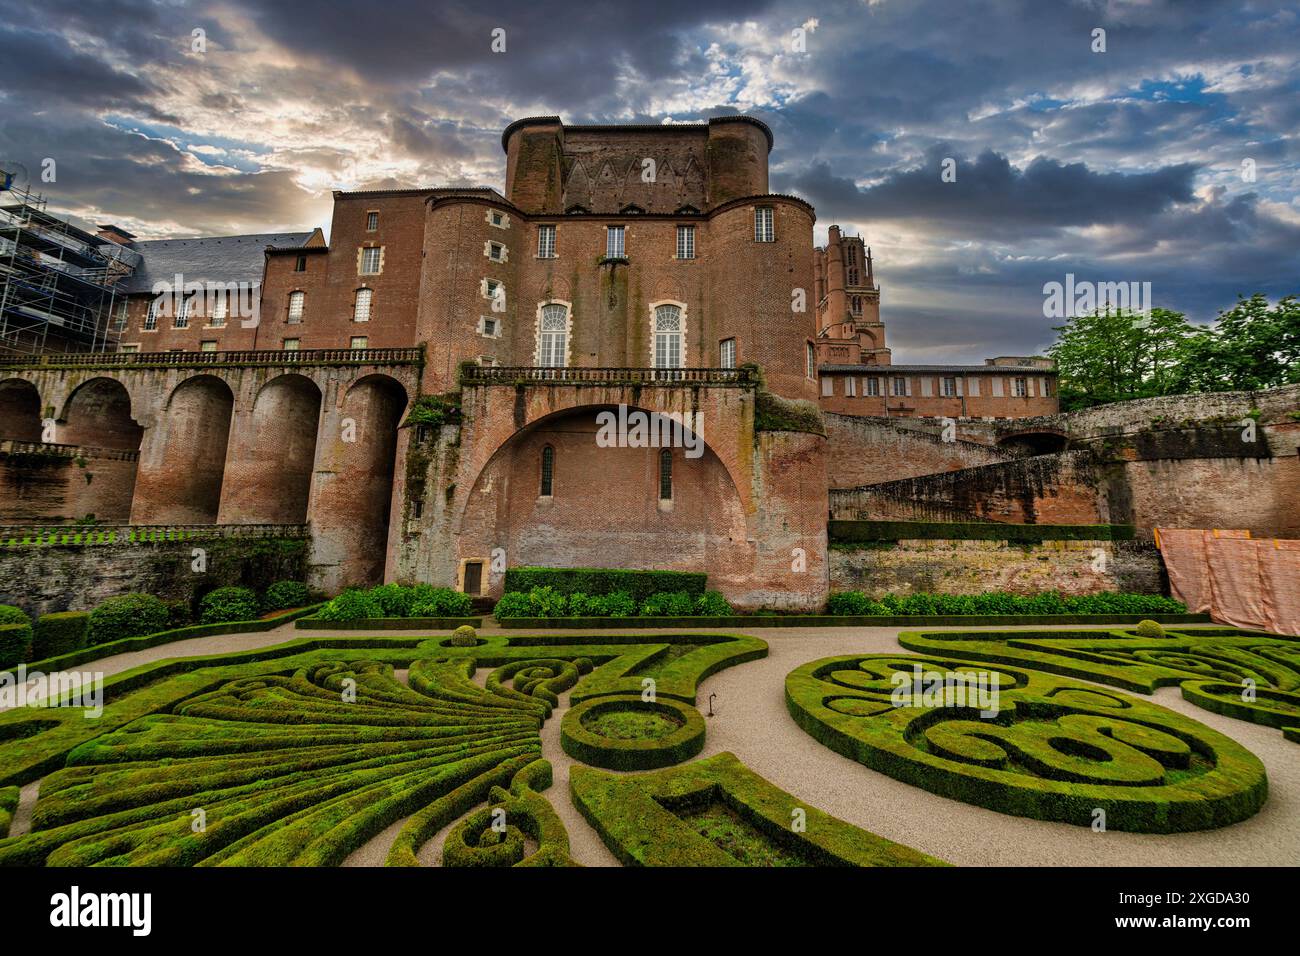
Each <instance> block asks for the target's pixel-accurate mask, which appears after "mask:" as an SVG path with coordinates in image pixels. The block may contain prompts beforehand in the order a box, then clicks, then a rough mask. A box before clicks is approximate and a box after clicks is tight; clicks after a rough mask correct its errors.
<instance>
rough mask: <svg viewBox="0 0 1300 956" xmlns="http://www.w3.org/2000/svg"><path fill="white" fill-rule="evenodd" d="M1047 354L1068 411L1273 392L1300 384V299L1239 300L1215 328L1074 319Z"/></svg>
mask: <svg viewBox="0 0 1300 956" xmlns="http://www.w3.org/2000/svg"><path fill="white" fill-rule="evenodd" d="M1057 331H1058V332H1059V333H1060V334H1059V336H1058V339H1057V342H1056V344H1054V345H1053V346H1052V347H1051V348H1050V349H1049V350H1048V353H1049V354H1050V355H1051V356H1052V358H1054V359H1056V363H1057V368H1058V370H1059V372H1060V383H1061V385H1060V397H1061V407H1062V409H1064V410H1066V411H1070V410H1074V409H1078V408H1087V407H1089V406H1092V405H1100V404H1105V403H1107V402H1116V401H1124V400H1126V399H1131V398H1146V397H1150V396H1156V395H1176V394H1182V393H1187V392H1220V391H1232V390H1257V389H1263V388H1274V387H1276V386H1279V385H1288V384H1293V383H1295V382H1300V299H1297V297H1296V296H1295V295H1288V296H1284V297H1282V298H1281V299H1279V300H1278V301H1277V302H1276V303H1273V304H1270V303H1269V300H1268V297H1267V296H1265V295H1264V294H1262V293H1256V294H1255V295H1253V296H1251V297H1249V298H1246V297H1244V296H1242V297H1239V299H1238V301H1237V303H1236V304H1235V305H1234V306H1233V307H1232V308H1230V309H1227V310H1223V311H1220V312H1219V315H1218V318H1217V319H1216V320H1215V323H1214V324H1213V325H1212V326H1195V325H1192V324H1190V323H1189V322H1188V321H1187V320H1186V318H1185V317H1184V316H1183V315H1182V313H1179V312H1172V311H1169V310H1167V309H1152V310H1151V315H1150V316H1149V319H1148V320H1147V321H1143V320H1141V318H1140V317H1139V316H1138V315H1136V314H1135V313H1131V312H1125V311H1118V310H1117V311H1114V312H1108V311H1106V310H1097V311H1096V312H1095V313H1092V314H1088V315H1083V316H1079V317H1076V318H1071V319H1069V320H1067V322H1066V324H1065V325H1064V326H1061V327H1059V328H1058V329H1057Z"/></svg>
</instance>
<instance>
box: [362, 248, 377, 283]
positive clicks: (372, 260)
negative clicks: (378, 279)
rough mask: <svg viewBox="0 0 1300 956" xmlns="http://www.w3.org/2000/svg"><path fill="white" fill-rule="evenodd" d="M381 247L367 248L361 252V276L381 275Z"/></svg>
mask: <svg viewBox="0 0 1300 956" xmlns="http://www.w3.org/2000/svg"><path fill="white" fill-rule="evenodd" d="M379 254H380V247H379V246H367V247H365V248H364V249H362V250H361V274H362V275H366V276H373V275H378V274H379Z"/></svg>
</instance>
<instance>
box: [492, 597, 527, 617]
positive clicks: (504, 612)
mask: <svg viewBox="0 0 1300 956" xmlns="http://www.w3.org/2000/svg"><path fill="white" fill-rule="evenodd" d="M532 613H533V604H532V601H530V600H529V599H528V595H527V594H523V593H521V592H519V591H507V592H506V593H505V594H503V595H501V600H499V601H497V604H496V607H494V608H493V609H492V616H493V617H495V618H497V619H498V620H504V619H506V618H512V617H531V616H532Z"/></svg>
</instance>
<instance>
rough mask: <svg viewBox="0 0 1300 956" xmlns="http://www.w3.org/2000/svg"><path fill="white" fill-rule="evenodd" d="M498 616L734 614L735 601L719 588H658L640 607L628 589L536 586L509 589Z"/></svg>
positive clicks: (495, 610) (496, 610) (495, 612)
mask: <svg viewBox="0 0 1300 956" xmlns="http://www.w3.org/2000/svg"><path fill="white" fill-rule="evenodd" d="M492 613H493V615H494V616H495V617H496V618H497V619H498V620H504V619H507V618H512V617H526V618H533V619H537V620H541V619H546V620H565V619H567V618H570V617H575V618H583V617H597V618H608V619H624V618H630V617H640V618H643V619H649V618H660V617H676V618H681V617H716V616H721V615H730V614H731V605H730V604H728V603H727V601H726V598H724V597H723V596H722V595H721V594H720V593H718V592H717V591H705V592H704V593H703V594H691V593H690V592H688V591H657V592H655V593H654V594H651V595H650V596H649V597H647V598H646V599H645V600H644V601H642V602H641V605H640V607H638V606H637V603H636V601H635V600H634V599H633V597H632V595H631V594H629V593H628V592H627V591H614V592H611V593H610V594H603V595H602V594H587V593H586V592H583V591H574V592H572V593H570V594H562V593H560V592H559V591H557V590H555V588H553V587H551V586H550V585H541V586H538V587H534V588H532V589H531V590H529V591H528V592H527V593H524V592H521V591H507V592H506V593H505V594H503V595H501V600H499V601H497V603H496V607H495V608H493V610H492Z"/></svg>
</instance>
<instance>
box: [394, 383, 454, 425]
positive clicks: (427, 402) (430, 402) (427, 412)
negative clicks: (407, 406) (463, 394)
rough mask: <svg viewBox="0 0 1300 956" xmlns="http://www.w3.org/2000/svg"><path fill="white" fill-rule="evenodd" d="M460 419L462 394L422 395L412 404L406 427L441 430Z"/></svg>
mask: <svg viewBox="0 0 1300 956" xmlns="http://www.w3.org/2000/svg"><path fill="white" fill-rule="evenodd" d="M459 417H460V394H459V393H458V392H452V393H449V394H446V395H421V396H420V397H419V398H417V399H416V400H415V401H414V402H412V403H411V410H410V411H409V412H408V413H407V415H406V421H405V423H404V424H405V425H406V426H408V427H414V426H417V425H426V426H429V427H430V428H439V427H441V426H442V425H445V424H447V423H448V422H454V421H456V420H458V419H459Z"/></svg>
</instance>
